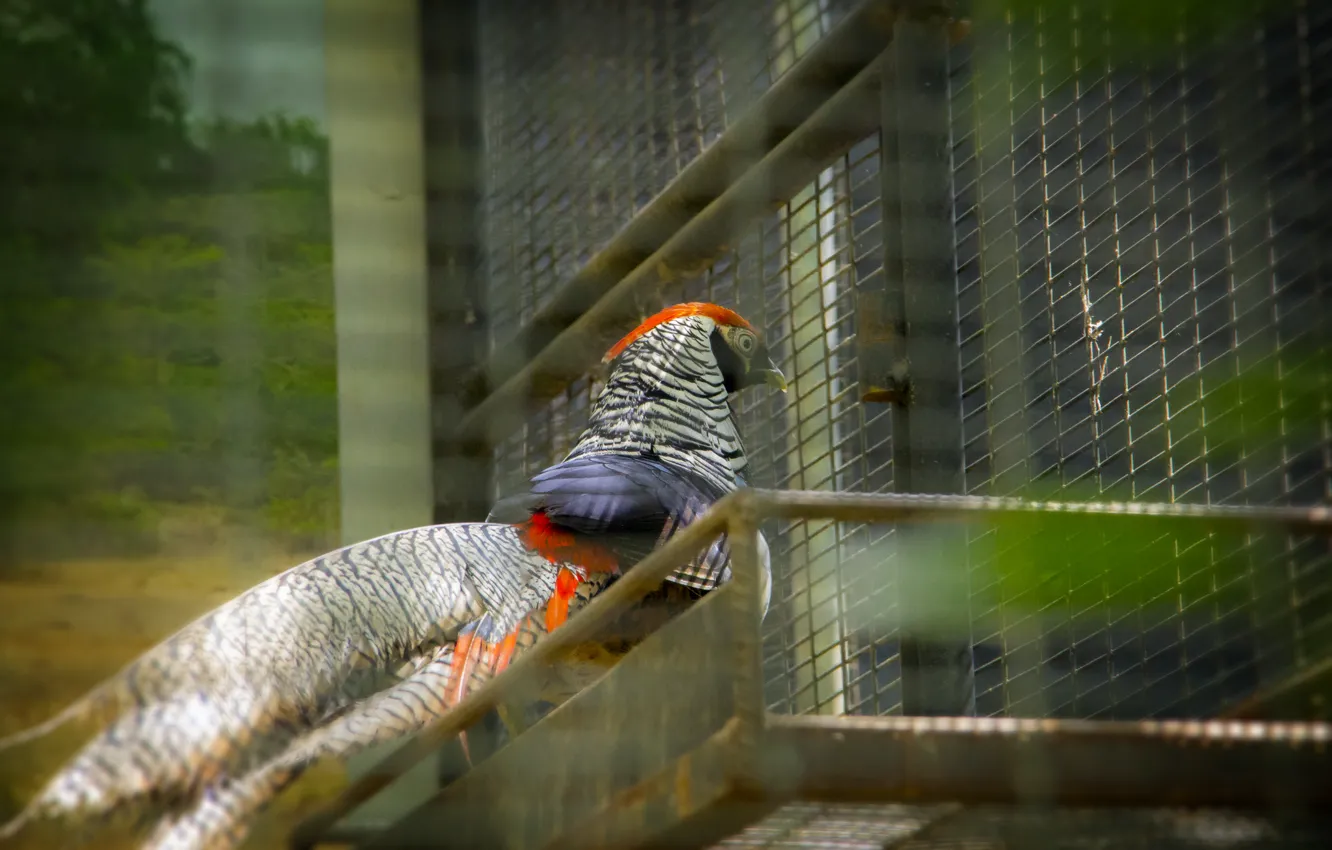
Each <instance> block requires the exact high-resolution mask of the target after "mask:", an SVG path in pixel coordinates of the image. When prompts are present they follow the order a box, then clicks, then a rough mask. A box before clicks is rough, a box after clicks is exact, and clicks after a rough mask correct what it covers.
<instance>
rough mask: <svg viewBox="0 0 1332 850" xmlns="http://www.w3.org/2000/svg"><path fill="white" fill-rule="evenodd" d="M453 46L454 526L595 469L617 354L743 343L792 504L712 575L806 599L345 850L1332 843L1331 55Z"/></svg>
mask: <svg viewBox="0 0 1332 850" xmlns="http://www.w3.org/2000/svg"><path fill="white" fill-rule="evenodd" d="M446 7H447V8H448V9H449V10H450V11H447V12H446V11H445V8H446ZM450 15H453V16H457V17H449V16H450ZM421 26H422V44H423V55H424V63H425V64H424V68H425V72H424V78H423V79H424V82H423V88H422V90H423V92H424V95H423V97H424V102H425V104H426V115H427V119H426V136H425V138H426V150H427V154H426V156H427V162H429V163H434V164H435V167H434V168H431V169H428V170H429V173H430V175H431V181H432V182H431V183H430V196H429V197H430V204H431V206H430V209H431V217H430V225H429V227H428V233H429V235H430V240H431V241H430V245H431V252H432V253H431V257H432V263H433V265H432V268H433V269H434V271H435V275H436V276H435V277H434V278H433V279H432V284H431V286H432V289H431V299H432V302H431V303H432V308H433V311H432V314H431V315H432V321H433V322H434V323H435V324H434V325H433V330H432V333H433V334H434V335H435V336H436V339H438V340H440V341H441V342H440V344H439V345H438V346H437V347H436V348H435V356H436V357H437V360H436V361H435V362H434V364H433V368H434V371H433V375H434V378H435V383H434V384H433V387H434V392H435V394H436V400H435V405H436V407H435V409H436V413H437V418H436V430H435V434H434V437H435V442H434V451H435V459H436V468H435V469H436V479H435V480H436V482H437V489H436V500H437V511H438V513H437V516H438V517H439V518H453V517H460V516H468V515H474V514H476V513H477V512H481V513H484V510H485V505H486V504H487V503H488V502H489V500H490V499H491V498H492V497H494V496H496V495H501V494H503V493H505V492H507V491H510V490H512V489H513V488H515V487H518V486H521V484H522V482H523V481H524V480H525V479H526V477H527V476H528V475H530V474H532V473H534V472H536V471H538V470H540V469H541V468H543V467H545V466H547V465H549V464H550V463H552V462H555V461H557V460H558V459H559V458H560V457H561V456H562V455H563V453H564V452H565V451H567V450H568V448H569V447H570V446H571V445H572V442H573V440H574V439H575V438H576V437H577V434H578V431H579V428H580V424H581V422H582V421H584V420H585V417H586V415H587V410H588V407H589V403H590V399H591V398H592V397H593V395H594V393H595V392H596V391H597V389H598V383H597V375H596V369H595V364H596V361H597V358H598V356H599V354H600V352H601V350H602V349H603V348H604V347H605V345H604V343H608V342H609V341H613V340H614V338H615V337H616V336H618V334H619V333H622V332H623V329H624V328H626V327H630V326H632V325H633V324H634V323H636V321H637V320H638V319H639V318H641V317H642V316H644V315H647V314H648V313H650V312H652V311H654V310H655V309H658V308H659V307H661V306H664V305H666V304H669V303H673V302H675V301H680V300H686V299H688V300H706V301H715V302H719V303H724V304H726V305H728V306H732V307H734V308H736V309H737V310H739V311H741V312H742V313H743V314H744V315H746V316H748V317H751V318H753V319H755V320H756V321H757V322H758V323H759V324H760V325H761V328H762V330H763V332H764V334H765V335H766V337H767V339H768V340H769V342H770V345H771V346H772V347H773V351H774V352H776V353H777V356H778V358H779V359H780V362H781V365H782V367H783V369H784V370H785V371H786V372H787V374H788V375H789V376H791V383H792V386H791V389H790V392H789V393H787V394H786V395H785V396H782V397H777V398H774V399H768V398H766V397H762V398H760V397H755V398H753V399H746V400H745V401H744V402H743V404H744V409H743V425H744V428H745V434H746V437H747V441H748V444H749V446H750V450H751V456H752V457H753V458H754V469H753V474H752V479H751V480H750V482H749V483H750V484H751V485H752V486H755V487H758V488H764V489H763V490H761V491H760V492H759V493H758V494H757V496H756V498H755V499H753V500H744V499H741V500H737V501H735V502H732V503H730V504H729V507H728V508H726V509H725V510H721V512H720V513H721V515H719V518H718V523H717V524H716V525H715V526H713V527H712V529H711V533H714V534H715V533H716V532H717V531H719V530H721V529H723V528H727V529H729V533H730V534H731V535H732V537H733V538H735V537H737V536H743V535H744V532H745V529H747V528H753V527H754V524H755V523H760V524H761V526H762V528H763V529H764V530H765V533H766V534H767V537H768V540H769V541H770V542H771V543H772V544H773V557H774V565H775V570H776V578H775V588H774V596H773V606H772V609H771V611H770V612H769V614H768V616H767V618H766V619H765V620H764V621H763V622H762V625H761V629H760V627H759V626H758V625H757V624H756V623H754V622H752V619H753V617H754V614H755V609H754V608H753V607H752V605H751V603H750V602H749V601H747V599H746V594H747V593H752V585H751V584H749V583H748V582H747V581H746V580H745V579H744V576H743V573H744V569H740V570H739V572H738V575H739V578H738V579H737V582H736V587H733V588H729V589H728V590H727V591H725V592H719V593H717V594H714V596H712V597H709V598H708V599H707V600H705V601H704V602H702V603H699V604H698V605H697V606H696V607H695V608H694V609H693V610H691V611H690V612H689V613H688V614H686V615H682V616H681V618H680V619H679V620H678V621H676V622H674V623H672V624H671V625H670V626H668V627H667V628H665V629H663V630H662V631H661V632H660V633H658V634H656V635H654V636H653V637H652V638H651V639H650V640H649V641H647V642H645V643H644V644H643V645H641V646H640V647H639V648H638V649H637V650H635V651H634V653H632V654H631V655H630V656H629V657H628V658H627V659H626V660H625V662H623V664H622V665H621V666H620V667H618V668H616V670H615V671H614V672H613V673H612V674H610V675H609V676H608V677H607V678H606V679H605V680H603V681H602V682H601V683H599V684H598V685H596V686H594V687H593V688H591V689H589V691H588V692H585V693H584V694H582V695H580V697H578V698H576V699H575V700H573V701H571V702H570V703H568V704H566V705H565V706H563V707H561V708H560V709H558V710H557V711H556V712H554V713H552V714H550V715H549V716H547V717H546V718H545V719H544V720H543V721H542V722H540V723H538V724H536V725H535V726H532V727H531V728H530V729H528V730H527V731H525V732H524V733H523V734H521V735H519V736H518V737H517V738H516V739H515V740H513V741H511V742H510V743H509V744H508V745H507V746H506V747H505V748H504V749H502V750H500V751H499V752H498V753H497V754H496V755H494V756H493V757H491V759H489V760H487V761H485V762H483V763H481V764H480V765H479V766H477V767H476V768H475V769H473V770H471V771H469V772H466V773H464V774H463V775H462V776H461V778H459V777H457V776H456V775H455V774H454V773H451V772H450V771H449V770H445V771H444V775H443V776H442V779H441V787H440V788H439V790H437V791H434V792H431V793H430V794H429V795H427V796H426V797H425V799H424V800H423V801H421V802H419V804H418V805H415V806H414V807H411V810H410V811H409V812H407V813H405V814H401V815H400V816H397V817H396V818H394V819H391V820H392V823H391V824H380V826H379V827H378V828H373V829H370V828H366V829H352V828H350V827H346V828H344V829H343V830H342V835H343V837H345V838H348V839H349V840H351V839H353V838H354V839H355V840H357V841H358V842H361V845H360V846H367V847H370V846H407V845H412V846H415V845H416V844H418V843H420V842H427V843H429V842H436V843H437V844H438V845H439V846H453V842H458V846H462V845H463V844H466V843H468V842H469V841H471V842H473V843H481V844H489V845H491V846H513V847H518V846H523V847H529V846H530V847H536V846H560V847H587V846H617V847H620V846H663V845H666V844H671V845H672V846H699V847H702V846H713V845H717V846H734V847H811V848H813V847H839V848H848V847H866V848H870V847H874V848H877V847H889V846H892V847H897V846H902V847H913V848H914V847H922V848H923V847H962V846H967V847H972V846H975V847H1005V846H1033V845H1035V846H1049V847H1074V846H1088V842H1091V843H1095V844H1096V846H1106V847H1139V846H1144V847H1145V846H1152V847H1157V846H1179V847H1202V846H1211V845H1212V843H1213V842H1218V841H1219V842H1222V843H1223V844H1224V845H1225V846H1235V847H1241V846H1243V847H1249V846H1277V845H1280V846H1315V845H1319V846H1321V842H1323V841H1325V840H1326V837H1327V824H1326V822H1325V821H1321V820H1319V819H1318V818H1317V817H1313V818H1312V819H1310V817H1308V816H1309V815H1311V814H1312V813H1314V812H1316V811H1317V810H1318V808H1319V806H1326V802H1327V801H1326V795H1327V792H1325V791H1322V790H1318V788H1319V786H1320V785H1323V784H1325V783H1322V782H1321V781H1320V780H1318V779H1317V778H1316V777H1317V776H1318V775H1319V772H1320V771H1323V772H1325V771H1326V769H1327V764H1328V762H1327V761H1326V756H1325V754H1324V748H1325V746H1326V741H1327V740H1328V737H1329V734H1330V733H1332V727H1329V726H1327V725H1326V722H1325V721H1326V720H1327V715H1326V711H1327V709H1326V704H1327V703H1326V696H1327V691H1328V679H1327V672H1328V670H1329V664H1330V663H1332V662H1329V656H1328V650H1329V639H1332V604H1330V603H1332V596H1330V594H1329V588H1332V574H1329V571H1328V570H1329V549H1328V539H1327V522H1328V517H1327V513H1326V507H1325V506H1326V504H1327V497H1328V484H1329V470H1330V469H1332V455H1330V454H1329V431H1328V427H1329V424H1328V422H1329V396H1328V377H1327V376H1328V367H1327V364H1328V363H1329V362H1332V361H1330V360H1329V358H1328V353H1329V352H1328V349H1327V340H1328V336H1327V332H1328V324H1327V320H1328V313H1327V310H1328V306H1329V297H1330V295H1329V293H1330V292H1332V290H1329V281H1328V273H1329V266H1328V257H1327V249H1326V243H1327V241H1328V240H1327V237H1328V235H1329V231H1328V229H1327V226H1326V224H1325V210H1326V203H1325V201H1324V195H1325V193H1326V191H1327V190H1328V189H1329V188H1332V184H1329V171H1328V166H1327V163H1326V161H1325V160H1326V157H1327V155H1328V154H1329V153H1330V152H1332V151H1330V150H1329V148H1328V133H1329V130H1330V129H1332V109H1330V108H1329V107H1330V104H1329V96H1330V95H1332V91H1330V89H1329V87H1330V86H1332V77H1330V76H1329V72H1328V69H1327V62H1326V54H1327V50H1328V44H1329V41H1328V39H1329V38H1330V37H1332V13H1329V12H1328V11H1327V10H1325V9H1323V8H1321V7H1320V6H1319V5H1318V4H1314V3H1304V2H1295V1H1294V0H1292V1H1291V2H1275V3H1267V4H1263V3H1257V2H1235V3H1226V4H1193V3H1182V4H1173V5H1171V4H1148V3H1138V2H1130V0H1124V2H1103V3H1097V2H1075V3H1039V2H1025V0H995V1H994V2H982V0H977V2H975V3H971V4H966V3H957V4H953V3H928V2H926V3H910V2H896V3H894V2H864V3H849V2H847V3H843V2H837V0H817V1H816V2H784V0H778V2H700V1H699V0H694V2H662V3H648V4H635V5H631V4H609V3H598V2H553V3H549V4H545V5H543V6H541V7H539V8H538V7H535V6H533V5H531V4H520V3H503V2H496V3H487V4H479V5H478V6H476V7H467V6H466V5H465V4H454V5H450V4H441V5H440V6H439V7H434V6H432V5H430V4H427V6H426V7H424V8H423V16H422V18H421ZM467 166H475V167H474V168H469V167H467ZM445 341H447V342H445ZM463 341H465V342H464V343H463V344H459V343H460V342H463ZM464 470H465V471H466V472H465V473H464V472H462V471H464ZM482 470H484V477H485V479H486V480H487V481H489V482H490V488H489V489H488V490H487V491H485V492H478V491H476V490H475V489H466V490H464V489H462V488H459V487H458V486H455V485H454V484H451V483H449V482H456V481H458V480H460V479H462V478H466V480H468V481H472V482H474V481H476V480H478V476H480V475H481V471H482ZM783 491H818V493H816V494H810V493H788V492H783ZM865 494H885V495H882V496H881V497H878V498H865V497H864V496H865ZM891 494H897V495H896V496H894V495H891ZM910 494H916V495H925V494H938V495H948V496H953V497H956V498H953V499H935V500H931V499H928V498H925V499H920V498H913V497H912V496H911V495H910ZM1009 496H1014V497H1022V498H1023V499H1025V501H1022V502H1007V501H1003V500H1002V499H998V500H996V499H993V498H972V497H1009ZM700 534H701V532H700ZM691 541H692V542H693V544H694V545H695V546H697V545H701V544H702V543H703V542H705V541H704V540H703V539H702V537H698V538H691ZM685 548H687V544H685V543H683V542H682V543H681V544H680V547H679V549H680V551H679V552H678V554H679V555H683V554H684V551H683V550H684V549H685ZM668 554H677V553H676V550H675V547H674V546H673V547H671V549H670V550H669V552H668ZM663 557H664V556H663ZM664 565H665V561H664V560H659V559H656V558H655V557H654V559H651V562H650V563H648V562H645V564H644V566H643V567H642V569H643V570H644V571H646V572H647V573H649V574H651V572H652V570H653V569H654V568H655V570H656V573H655V574H656V575H660V574H662V569H663V566H664ZM649 578H650V575H649ZM644 582H647V579H644ZM629 583H630V582H628V581H627V580H626V581H625V582H624V584H626V585H627V584H629ZM642 586H643V587H644V588H645V587H646V586H647V584H646V583H644V584H643V585H642ZM618 590H619V591H624V592H623V593H614V594H608V598H606V599H604V600H600V601H601V602H604V603H605V604H601V605H598V606H594V607H593V608H589V609H588V611H587V612H586V613H585V614H584V615H580V616H582V617H583V620H582V621H581V622H580V623H579V624H578V625H577V626H576V627H575V626H573V624H572V623H571V626H570V632H569V633H568V634H566V635H564V636H563V637H562V638H561V639H558V640H557V639H556V638H555V637H552V638H551V639H550V640H551V645H549V646H547V647H546V649H547V650H548V651H547V652H545V653H538V656H537V657H534V658H533V659H532V660H531V665H530V666H523V667H522V669H521V670H518V669H515V671H514V672H513V673H512V677H511V679H504V680H502V681H499V682H497V683H496V685H495V686H494V689H493V691H488V692H487V694H486V696H485V698H482V699H479V700H478V701H477V702H474V703H469V704H468V707H467V708H466V710H462V711H460V712H459V714H458V716H456V717H454V718H451V719H450V720H449V721H446V722H445V723H444V724H442V725H441V726H440V727H437V728H436V729H435V730H434V732H433V733H431V734H429V735H427V736H425V738H424V739H423V740H422V741H418V742H417V743H416V744H414V745H409V746H407V747H405V748H404V749H403V750H401V751H400V752H398V753H396V754H395V755H394V756H392V757H391V758H390V759H389V760H388V761H385V762H383V763H381V764H380V766H379V768H378V769H373V770H371V771H370V773H368V774H367V775H366V776H365V777H363V778H362V779H361V780H360V781H359V783H357V784H354V785H353V787H352V788H351V789H350V790H349V791H348V792H347V793H346V794H344V795H343V797H342V798H340V800H338V801H337V802H336V803H335V805H334V806H333V807H332V808H331V809H330V810H329V811H328V813H327V814H326V815H325V816H323V817H321V818H317V819H315V820H314V821H312V822H311V823H309V824H307V825H306V828H305V829H304V830H302V831H298V833H297V838H296V841H297V844H298V845H300V846H304V845H305V844H306V843H308V842H309V841H310V840H312V839H313V838H314V837H315V836H317V835H319V834H321V830H324V829H326V828H328V827H329V826H330V825H331V823H332V822H333V821H334V820H336V819H337V817H339V816H341V815H343V814H346V813H347V811H349V810H352V811H354V810H355V806H356V804H358V803H360V802H362V801H363V800H364V799H366V797H367V796H369V795H370V794H371V793H372V792H375V791H378V790H379V789H380V788H381V787H383V784H384V783H385V782H386V781H387V778H393V777H396V776H398V775H399V774H401V773H402V771H403V770H404V769H405V768H406V767H408V766H410V765H411V764H413V763H415V762H417V761H419V760H420V759H421V758H423V757H425V756H426V754H428V753H433V752H434V751H435V750H434V748H435V747H437V746H439V745H440V744H442V743H444V742H446V741H447V740H448V739H449V738H450V736H451V735H452V733H453V732H456V731H457V730H458V729H461V728H464V727H466V726H468V725H469V724H471V723H474V722H475V721H476V720H477V719H478V718H480V717H481V716H482V714H483V713H484V712H485V711H486V710H487V709H488V708H489V707H490V706H492V705H496V704H500V705H502V704H504V701H505V700H508V699H515V698H517V697H518V695H520V694H521V693H522V692H523V687H524V685H523V682H522V680H523V677H524V676H527V675H536V674H535V672H534V671H536V670H537V669H538V668H539V666H540V665H541V664H543V663H550V662H552V661H554V660H556V659H558V658H559V657H560V654H561V653H562V652H568V651H570V650H571V648H573V647H575V646H576V644H577V642H578V640H579V639H586V638H588V637H589V636H590V635H593V634H595V633H596V630H597V629H598V628H603V627H604V626H605V623H606V622H609V620H610V618H612V617H613V616H614V614H615V610H614V609H615V608H616V606H617V605H623V604H627V603H628V602H630V601H631V600H632V598H633V595H634V592H635V591H634V590H633V589H632V588H630V587H619V588H618ZM637 592H638V593H640V594H641V592H642V590H641V589H640V590H638V591H637ZM557 644H558V645H557ZM716 646H722V647H725V651H719V650H716V649H715V647H716ZM611 730H613V731H611ZM446 751H447V748H446ZM446 760H447V759H446ZM389 793H390V794H391V793H392V792H389ZM385 796H389V795H388V794H386V795H385ZM337 832H338V829H337V828H336V827H335V828H333V831H332V832H330V833H328V834H329V835H330V836H332V835H334V834H336V833H337Z"/></svg>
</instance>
